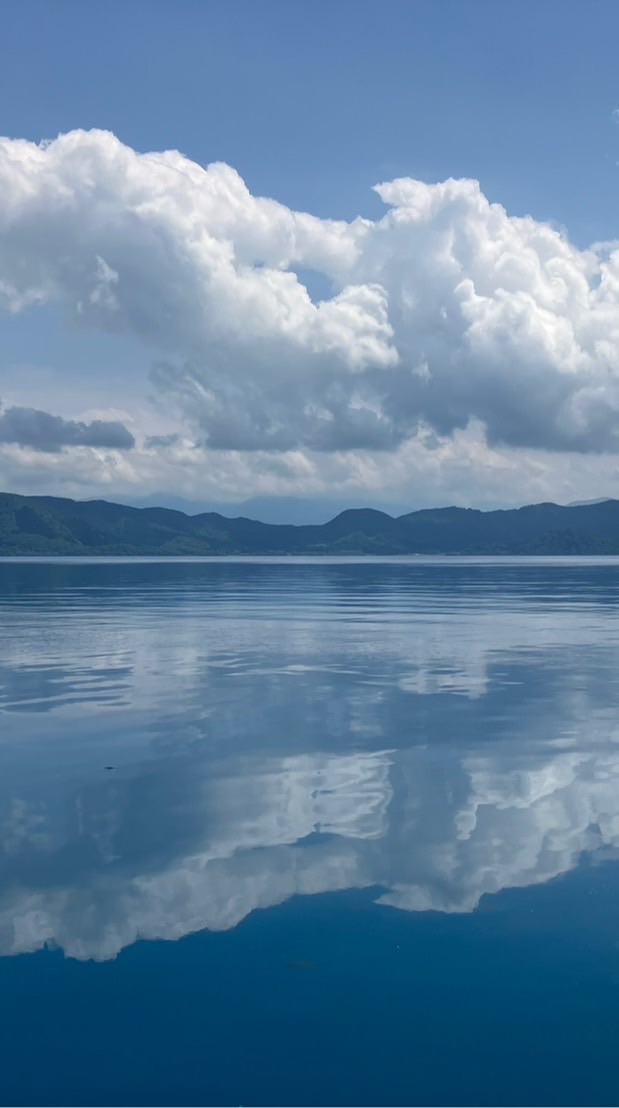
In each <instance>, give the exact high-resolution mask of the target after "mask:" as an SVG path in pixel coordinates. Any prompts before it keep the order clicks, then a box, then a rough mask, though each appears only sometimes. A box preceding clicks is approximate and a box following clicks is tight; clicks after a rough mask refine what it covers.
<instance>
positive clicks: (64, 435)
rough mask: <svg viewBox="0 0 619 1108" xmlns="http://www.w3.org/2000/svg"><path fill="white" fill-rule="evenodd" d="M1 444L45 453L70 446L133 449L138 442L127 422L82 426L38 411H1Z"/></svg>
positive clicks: (101, 422)
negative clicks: (12, 444)
mask: <svg viewBox="0 0 619 1108" xmlns="http://www.w3.org/2000/svg"><path fill="white" fill-rule="evenodd" d="M0 443H14V444H16V445H17V446H25V447H30V448H32V449H33V450H36V451H41V452H42V453H46V454H56V453H58V451H60V450H62V449H64V447H68V446H95V447H107V448H108V449H112V450H131V449H132V447H134V446H135V439H134V437H133V435H132V434H131V432H130V431H129V430H128V429H127V428H126V427H125V425H124V423H120V422H119V421H117V420H102V419H94V420H92V421H91V422H90V423H83V422H80V421H78V420H74V419H63V418H62V416H57V415H51V414H50V413H49V412H42V411H39V410H38V409H37V408H21V407H12V408H5V409H4V410H2V409H1V408H0Z"/></svg>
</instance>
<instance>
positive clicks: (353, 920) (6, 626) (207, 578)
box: [0, 558, 619, 1106]
mask: <svg viewBox="0 0 619 1108" xmlns="http://www.w3.org/2000/svg"><path fill="white" fill-rule="evenodd" d="M0 621H1V627H2V635H1V636H0V996H1V997H2V1007H3V1012H4V1017H3V1021H2V1024H3V1026H2V1036H1V1038H0V1101H1V1103H2V1104H11V1105H35V1104H36V1105H232V1106H238V1105H242V1106H249V1105H587V1104H588V1105H616V1104H617V1103H619V1073H618V1068H617V1060H616V1058H617V1039H618V1037H619V866H618V865H617V860H618V858H619V561H618V560H617V559H594V558H588V559H556V560H552V561H551V560H545V559H520V560H518V559H494V560H493V559H446V558H436V559H430V558H429V559H422V558H411V559H369V558H363V559H356V560H355V559H346V560H344V559H340V560H336V559H333V560H329V559H314V560H310V559H307V560H302V559H294V558H285V559H265V560H251V559H248V560H243V559H236V560H235V559H228V560H221V561H217V560H202V561H191V560H176V561H157V560H150V561H148V560H125V561H123V560H120V559H117V560H90V561H80V560H77V559H73V560H71V559H65V560H57V561H49V562H42V561H41V562H37V561H29V560H21V561H3V562H0Z"/></svg>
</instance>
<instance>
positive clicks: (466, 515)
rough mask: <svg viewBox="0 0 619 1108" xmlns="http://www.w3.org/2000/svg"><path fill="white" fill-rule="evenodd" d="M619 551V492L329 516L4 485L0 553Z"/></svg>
mask: <svg viewBox="0 0 619 1108" xmlns="http://www.w3.org/2000/svg"><path fill="white" fill-rule="evenodd" d="M228 554H236V555H239V554H240V555H286V554H316V555H321V554H323V555H324V554H342V555H350V554H395V555H397V554H619V501H618V500H614V499H608V500H603V501H598V502H594V503H590V504H586V505H572V506H563V505H559V504H553V503H552V502H545V503H541V504H527V505H524V506H522V507H520V508H500V509H496V510H492V511H483V510H481V509H479V508H459V507H456V506H451V507H445V508H421V509H419V510H417V511H414V512H408V513H405V514H404V515H401V516H391V515H389V514H388V513H387V512H382V511H379V510H378V509H376V508H348V509H345V510H344V511H343V512H340V513H339V514H338V515H336V516H334V517H333V519H331V520H329V521H328V522H327V523H322V524H285V523H282V524H273V523H262V522H260V521H258V520H252V519H249V518H247V517H244V516H238V517H235V518H229V517H227V516H223V515H221V514H219V513H218V512H202V513H198V514H197V515H187V514H185V513H184V512H181V511H179V510H177V509H174V508H157V507H146V508H134V507H128V506H127V505H123V504H116V503H114V502H113V501H108V500H71V499H68V498H65V497H53V496H21V495H19V494H17V493H0V557H1V556H4V557H11V556H13V557H15V556H35V555H41V556H51V555H58V556H61V555H75V556H79V555H93V556H96V555H99V556H101V555H136V556H140V555H141V556H157V555H160V556H173V555H178V556H182V555H185V556H187V555H228Z"/></svg>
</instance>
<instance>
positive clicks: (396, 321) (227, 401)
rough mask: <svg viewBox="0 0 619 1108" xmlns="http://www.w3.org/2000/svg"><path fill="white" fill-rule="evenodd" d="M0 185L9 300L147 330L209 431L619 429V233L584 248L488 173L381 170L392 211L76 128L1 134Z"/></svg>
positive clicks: (516, 442) (523, 443) (610, 442)
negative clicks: (312, 289) (333, 216)
mask: <svg viewBox="0 0 619 1108" xmlns="http://www.w3.org/2000/svg"><path fill="white" fill-rule="evenodd" d="M0 189H1V190H2V196H3V207H2V211H1V212H0V245H1V248H2V249H1V255H0V303H3V304H4V305H5V307H6V308H7V309H8V310H9V311H12V312H18V311H20V310H21V309H22V308H24V307H25V306H27V305H32V304H36V303H45V302H59V303H61V304H64V305H65V306H66V308H67V309H68V310H69V312H70V313H72V314H73V316H74V317H75V318H77V319H79V321H80V322H81V323H82V324H83V325H89V326H94V327H99V328H105V329H109V330H111V331H114V332H118V333H123V334H128V335H131V336H133V337H134V338H138V339H139V340H141V341H142V342H144V343H145V344H147V346H148V347H149V348H150V349H151V351H152V356H153V362H154V365H153V380H154V381H155V383H156V384H157V386H158V388H159V389H160V390H161V393H162V395H163V396H164V397H165V398H166V404H167V405H168V407H169V408H171V409H176V410H177V411H178V413H179V414H180V415H181V416H182V417H183V418H184V419H186V420H187V421H189V423H190V424H191V425H193V427H194V429H195V432H196V436H197V438H198V441H202V442H203V443H206V444H208V445H209V446H210V447H211V448H217V449H220V450H226V449H230V450H244V451H248V450H266V451H290V450H295V449H302V450H305V451H307V450H313V451H314V452H330V451H342V450H349V451H350V450H373V451H386V450H393V449H394V448H397V447H398V446H400V445H401V444H403V443H405V442H407V441H409V440H411V439H413V438H414V437H415V436H416V435H417V433H418V430H419V428H420V426H428V427H430V428H432V429H434V430H435V431H436V432H437V433H438V434H439V435H443V436H450V435H452V434H453V433H454V431H456V430H458V429H464V428H466V427H467V425H468V424H469V423H470V422H471V421H476V422H477V423H478V424H481V425H482V426H483V427H484V428H485V434H486V436H487V439H488V442H489V443H490V445H497V444H503V445H505V444H507V445H508V446H511V447H529V448H538V449H543V450H554V451H567V450H569V451H572V452H591V453H595V452H602V451H606V452H616V451H617V449H618V447H619V432H618V424H617V416H618V414H619V311H618V308H619V246H617V244H616V243H609V244H602V245H599V244H598V245H594V246H592V247H591V248H590V249H587V250H580V249H578V248H576V247H575V246H574V245H573V244H572V243H571V242H570V241H569V239H568V237H567V236H566V234H565V233H564V232H563V231H561V230H560V229H558V228H556V227H553V226H551V225H549V224H545V223H539V222H536V221H535V220H534V219H532V218H530V217H525V218H521V217H514V216H510V215H509V214H508V213H507V212H506V211H505V210H504V209H503V208H502V207H501V206H500V205H499V204H491V203H490V202H489V201H488V200H487V198H486V197H485V196H484V195H483V193H482V191H481V189H480V187H479V184H478V183H477V182H476V181H472V180H448V181H445V182H442V183H439V184H426V183H423V182H421V181H416V180H412V179H408V178H407V179H401V180H396V181H391V182H387V183H383V184H381V185H378V186H377V192H378V195H379V196H380V197H381V199H382V200H383V201H384V203H385V205H386V209H387V210H386V212H385V215H384V216H383V217H382V218H381V219H379V220H375V221H372V220H368V219H361V218H359V219H356V220H354V221H352V222H346V221H342V220H327V219H319V218H317V217H314V216H312V215H309V214H307V213H303V212H296V211H292V210H291V209H289V208H287V207H286V206H285V205H283V204H279V203H277V202H276V201H275V200H271V199H267V198H263V197H255V196H253V195H252V194H251V193H250V191H249V190H248V188H247V187H246V185H245V184H244V182H243V181H242V179H241V178H240V177H239V175H238V174H237V173H236V172H235V171H234V169H232V168H231V167H230V166H227V165H223V164H219V163H216V164H213V165H210V166H208V167H207V168H203V167H201V166H199V165H197V164H195V163H194V162H192V161H190V160H189V159H188V158H185V157H183V156H182V155H181V154H179V153H177V152H175V151H167V152H164V153H158V154H155V153H149V154H139V153H137V152H135V151H134V150H132V149H130V148H129V147H127V146H125V145H123V144H122V143H121V142H120V141H119V140H118V139H117V138H115V137H114V136H113V135H112V134H109V133H106V132H102V131H91V132H84V131H74V132H71V133H70V134H67V135H62V136H60V137H59V138H58V139H56V140H54V141H52V142H46V143H43V144H41V145H35V144H33V143H30V142H26V141H20V140H11V139H5V140H3V141H2V142H1V143H0ZM307 272H312V273H314V274H318V275H320V278H321V280H322V282H323V284H324V282H325V281H326V282H328V286H329V288H330V289H331V295H330V296H328V297H327V298H325V299H323V300H319V301H318V302H317V303H316V302H314V301H313V300H312V298H311V296H310V294H309V292H308V289H307V288H306V286H305V284H304V283H303V281H302V280H300V279H299V276H298V274H303V273H307Z"/></svg>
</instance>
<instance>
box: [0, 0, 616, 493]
mask: <svg viewBox="0 0 619 1108" xmlns="http://www.w3.org/2000/svg"><path fill="white" fill-rule="evenodd" d="M617 41H619V5H617V4H616V0H587V2H581V0H579V2H574V0H537V2H536V3H535V4H518V3H514V2H511V0H503V2H501V3H497V2H496V0H336V2H333V0H312V2H311V3H309V2H305V0H261V2H260V3H257V2H256V0H209V2H208V3H203V2H202V0H200V2H198V0H196V2H190V0H180V2H175V3H172V2H171V0H166V2H163V0H148V2H145V0H123V2H122V3H121V2H120V0H107V3H105V4H101V3H96V2H93V3H91V4H83V3H82V2H81V0H56V2H55V3H54V4H50V3H49V0H39V2H34V0H5V3H4V5H3V8H2V34H1V35H0V102H1V103H2V105H3V111H2V123H1V129H2V131H3V133H4V136H5V137H4V138H2V139H1V140H0V488H2V489H4V490H5V491H13V492H21V493H39V494H42V493H46V494H54V495H64V496H75V497H77V498H80V499H82V498H86V497H93V496H94V497H105V498H107V499H117V500H122V501H125V502H132V503H138V502H142V501H143V500H146V499H149V500H150V501H151V502H152V501H153V500H155V501H158V502H160V503H177V502H182V500H183V499H184V500H187V501H190V502H192V503H206V502H208V503H217V502H222V503H234V502H240V501H243V500H245V499H247V498H249V497H261V498H272V497H282V498H283V497H285V498H288V499H287V500H286V501H282V503H288V502H289V498H291V497H307V498H313V499H314V500H316V499H318V500H321V501H324V500H327V501H329V502H331V501H335V500H337V501H338V502H339V503H341V504H342V505H343V504H345V503H351V504H352V503H354V504H359V503H368V504H372V505H375V506H381V505H383V506H385V507H387V508H389V507H390V506H391V505H393V504H398V505H399V506H402V507H403V506H407V507H410V508H416V507H423V506H429V505H433V504H461V505H465V506H473V507H481V508H488V507H497V506H510V505H516V504H522V503H527V502H532V501H540V500H556V501H558V502H561V503H567V502H570V501H572V500H582V499H588V498H597V497H599V496H619V422H618V416H619V242H618V241H617V240H618V239H619V219H618V218H617V214H618V205H617V197H618V192H619V71H618V70H617V66H616V43H617Z"/></svg>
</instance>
